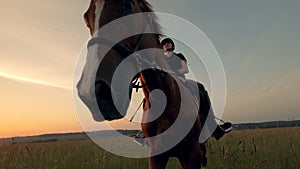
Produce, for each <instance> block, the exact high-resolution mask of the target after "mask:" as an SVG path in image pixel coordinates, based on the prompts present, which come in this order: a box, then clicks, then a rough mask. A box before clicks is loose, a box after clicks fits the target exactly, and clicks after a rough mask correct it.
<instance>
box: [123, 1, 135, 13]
mask: <svg viewBox="0 0 300 169" xmlns="http://www.w3.org/2000/svg"><path fill="white" fill-rule="evenodd" d="M123 10H124V12H126V13H133V11H134V2H133V1H132V0H127V1H126V0H125V2H124V4H123Z"/></svg>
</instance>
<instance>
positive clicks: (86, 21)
mask: <svg viewBox="0 0 300 169" xmlns="http://www.w3.org/2000/svg"><path fill="white" fill-rule="evenodd" d="M83 18H84V21H85V24H86V26H87V27H90V24H89V20H88V12H86V13H84V15H83Z"/></svg>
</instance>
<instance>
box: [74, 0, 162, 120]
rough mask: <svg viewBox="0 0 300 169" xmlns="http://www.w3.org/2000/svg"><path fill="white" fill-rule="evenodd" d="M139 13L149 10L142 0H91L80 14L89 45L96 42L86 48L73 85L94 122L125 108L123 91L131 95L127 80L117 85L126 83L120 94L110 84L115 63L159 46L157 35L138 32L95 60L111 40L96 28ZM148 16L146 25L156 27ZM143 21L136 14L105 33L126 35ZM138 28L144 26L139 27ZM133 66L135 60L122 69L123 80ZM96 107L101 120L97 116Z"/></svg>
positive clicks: (113, 116) (133, 69)
mask: <svg viewBox="0 0 300 169" xmlns="http://www.w3.org/2000/svg"><path fill="white" fill-rule="evenodd" d="M142 12H152V10H151V7H150V5H149V4H148V3H147V2H145V1H144V0H91V3H90V6H89V8H88V10H87V12H86V13H85V14H84V19H85V22H86V24H87V26H88V28H89V30H90V34H91V36H92V37H93V38H92V39H91V41H90V42H91V43H89V44H93V42H96V43H100V44H97V45H94V46H92V47H89V51H88V56H87V59H86V64H85V66H84V70H83V73H82V76H81V79H80V81H79V82H78V84H77V88H78V94H79V97H80V98H81V100H82V101H83V102H84V103H85V104H86V105H87V106H88V108H89V109H90V110H91V112H92V114H93V117H94V119H95V120H96V121H103V120H114V119H119V118H122V117H123V116H124V114H125V113H126V111H127V108H128V104H129V101H128V99H127V100H126V99H118V97H119V96H120V95H124V94H126V93H127V94H128V93H129V95H131V89H130V88H129V86H128V82H125V81H122V80H121V81H120V84H119V85H127V89H128V90H130V91H129V92H128V90H127V91H126V92H125V93H124V91H123V92H122V91H117V89H114V88H112V87H111V83H112V77H113V75H114V73H115V71H116V69H117V67H118V66H119V64H120V63H121V62H122V61H123V60H124V59H125V58H126V57H127V56H128V55H129V54H132V53H134V52H136V51H137V50H138V49H145V48H159V47H160V46H159V40H158V35H153V34H147V35H145V36H144V37H143V38H141V36H142V35H141V34H142V33H140V34H137V35H133V36H128V37H126V38H125V39H122V40H121V41H118V42H117V44H116V45H115V46H114V47H111V48H110V49H109V50H108V51H107V53H105V56H103V58H101V59H99V53H101V52H103V49H104V48H105V47H106V48H107V47H108V46H109V44H111V43H112V42H111V41H109V40H107V38H105V36H106V37H109V35H107V34H105V35H103V34H101V33H99V32H101V31H98V30H99V29H101V28H103V27H104V26H105V25H107V24H108V23H111V22H112V21H114V20H116V19H118V18H122V17H123V16H127V15H130V14H135V13H142ZM151 18H152V19H153V22H151V25H149V28H150V29H157V30H158V29H159V25H158V24H157V22H156V21H155V16H154V15H153V16H151ZM147 24H149V23H148V21H147V18H145V17H143V16H139V17H137V18H135V19H134V20H129V21H127V22H121V23H118V24H117V25H116V26H114V27H112V28H110V30H109V32H108V34H110V32H122V34H126V33H127V31H129V30H131V29H132V28H133V27H141V25H147ZM142 29H144V27H143V26H142ZM142 31H143V30H141V32H142ZM103 36H104V37H103ZM114 36H115V33H114ZM141 39H142V40H141ZM97 40H98V41H97ZM99 40H100V41H101V42H99ZM94 44H95V43H94ZM97 55H98V56H97ZM151 55H154V54H151ZM93 67H97V68H96V69H95V68H93ZM136 69H137V66H136V62H134V61H133V62H132V63H131V65H130V66H128V67H127V68H126V71H124V72H123V76H124V79H128V78H126V76H131V74H132V72H136ZM131 78H132V77H131ZM122 79H123V78H122ZM129 97H130V96H129ZM113 98H114V99H115V98H116V99H115V100H118V104H120V105H122V106H121V107H122V108H121V110H120V109H119V108H118V109H116V106H115V103H114V101H115V100H113ZM99 110H100V112H101V113H102V115H103V117H104V119H103V118H101V116H99V115H100V114H99V113H100V112H99ZM120 111H122V112H120ZM120 113H121V114H120Z"/></svg>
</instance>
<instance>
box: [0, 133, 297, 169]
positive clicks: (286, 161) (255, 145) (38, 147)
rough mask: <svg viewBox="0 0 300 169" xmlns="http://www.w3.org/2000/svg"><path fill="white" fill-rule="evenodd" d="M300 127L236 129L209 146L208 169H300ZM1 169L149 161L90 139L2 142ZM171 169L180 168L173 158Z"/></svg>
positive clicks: (139, 165) (88, 167) (89, 168)
mask: <svg viewBox="0 0 300 169" xmlns="http://www.w3.org/2000/svg"><path fill="white" fill-rule="evenodd" d="M299 140H300V127H293V128H278V129H256V130H235V131H232V132H231V133H229V134H227V135H226V136H224V137H223V138H222V139H221V140H219V141H216V140H214V139H210V140H209V141H208V143H207V157H208V166H207V168H208V169H225V168H226V169H300V141H299ZM0 150H1V151H0V169H81V168H82V169H144V168H147V159H129V158H125V157H120V156H116V155H113V154H111V153H109V152H106V151H104V150H103V149H101V148H100V147H98V146H97V145H96V144H94V143H93V142H92V141H90V140H79V141H55V142H39V143H18V144H7V143H2V144H1V143H0ZM167 168H168V169H178V168H179V167H178V163H177V160H176V159H171V160H170V161H169V163H168V166H167Z"/></svg>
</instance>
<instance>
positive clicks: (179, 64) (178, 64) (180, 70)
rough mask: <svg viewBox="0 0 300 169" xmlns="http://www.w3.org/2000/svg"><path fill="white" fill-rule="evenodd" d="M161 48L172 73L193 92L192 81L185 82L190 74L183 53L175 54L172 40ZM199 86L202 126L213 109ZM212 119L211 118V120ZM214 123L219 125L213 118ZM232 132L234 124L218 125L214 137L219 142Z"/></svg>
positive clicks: (162, 42)
mask: <svg viewBox="0 0 300 169" xmlns="http://www.w3.org/2000/svg"><path fill="white" fill-rule="evenodd" d="M161 46H162V48H163V50H164V51H165V56H166V57H167V62H168V64H169V66H170V67H171V69H172V71H174V72H175V73H176V74H177V75H178V77H179V78H181V79H182V78H183V79H184V81H185V84H186V87H187V88H189V89H190V90H191V92H193V91H197V90H193V89H192V88H193V87H192V86H193V85H190V84H189V81H191V80H185V75H184V74H186V73H188V72H189V70H188V66H187V60H186V58H185V57H184V55H183V54H181V53H175V52H174V50H175V44H174V42H173V40H172V39H170V38H165V39H163V40H162V41H161ZM197 85H198V91H199V97H200V104H201V105H202V107H201V108H200V112H199V113H200V119H201V124H202V125H203V124H204V123H205V121H206V118H207V117H208V114H209V112H210V111H211V112H212V113H213V111H212V109H211V103H210V99H209V96H208V94H207V91H206V90H205V88H204V86H203V85H202V84H200V83H198V82H197ZM210 119H211V118H210ZM212 119H213V120H212V122H213V123H217V122H216V121H215V119H214V118H212ZM231 130H232V124H231V123H230V122H224V123H223V124H222V125H218V124H217V128H216V129H215V130H214V131H213V134H212V135H213V136H214V137H215V138H216V139H217V140H219V139H220V138H221V137H222V136H223V135H224V134H225V133H228V132H230V131H231Z"/></svg>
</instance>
